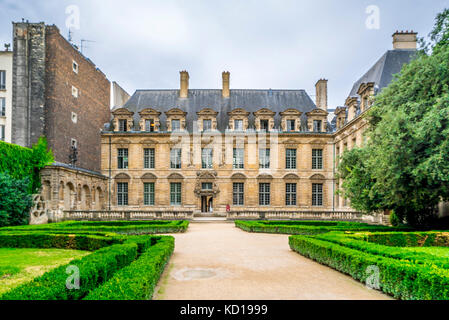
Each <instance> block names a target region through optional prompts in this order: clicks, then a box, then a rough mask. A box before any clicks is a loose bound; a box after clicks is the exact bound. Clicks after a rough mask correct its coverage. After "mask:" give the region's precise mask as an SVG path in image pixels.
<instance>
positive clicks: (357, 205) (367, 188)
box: [337, 148, 386, 213]
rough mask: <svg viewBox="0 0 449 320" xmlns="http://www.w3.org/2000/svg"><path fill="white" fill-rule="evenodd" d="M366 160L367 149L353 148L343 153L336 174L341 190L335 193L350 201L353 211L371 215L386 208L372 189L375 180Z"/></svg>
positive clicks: (380, 196)
mask: <svg viewBox="0 0 449 320" xmlns="http://www.w3.org/2000/svg"><path fill="white" fill-rule="evenodd" d="M368 160H369V152H368V149H367V148H354V149H352V150H349V151H346V152H345V153H343V155H342V158H341V160H340V163H339V165H338V172H337V179H342V181H343V183H342V185H341V187H342V190H338V191H337V193H338V194H340V195H343V196H344V197H346V198H349V199H351V206H352V207H353V208H354V209H357V210H359V211H363V212H366V213H371V212H374V211H379V210H381V209H386V207H385V206H384V205H383V203H382V199H383V197H382V195H381V194H379V192H378V190H377V189H375V188H373V186H374V184H375V180H374V178H373V177H372V176H371V169H370V168H369V166H368ZM343 190H344V192H343Z"/></svg>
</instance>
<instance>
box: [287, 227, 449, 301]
mask: <svg viewBox="0 0 449 320" xmlns="http://www.w3.org/2000/svg"><path fill="white" fill-rule="evenodd" d="M330 236H331V235H330V234H327V235H320V236H319V237H330ZM289 244H290V247H291V249H292V250H294V251H296V252H298V253H300V254H301V255H304V256H305V257H308V258H311V259H313V260H315V261H317V262H319V263H322V264H325V265H328V266H330V267H332V268H334V269H336V270H338V271H341V272H343V273H345V274H348V275H350V276H352V277H353V278H354V279H356V280H359V281H361V282H365V281H366V280H367V277H368V276H369V275H370V273H368V272H367V270H368V267H371V266H376V267H378V268H379V274H380V279H379V280H380V289H381V290H382V291H383V292H385V293H387V294H390V295H392V296H393V297H395V298H397V299H404V300H417V299H418V300H447V299H449V289H448V288H449V270H447V269H446V268H441V267H439V266H438V265H435V264H432V263H422V264H418V263H415V262H413V261H409V260H402V259H398V258H390V257H386V256H380V255H378V254H370V253H368V252H364V251H361V250H356V249H353V248H350V247H346V246H342V245H340V244H337V243H332V242H329V241H326V240H323V239H318V238H317V237H313V236H290V237H289Z"/></svg>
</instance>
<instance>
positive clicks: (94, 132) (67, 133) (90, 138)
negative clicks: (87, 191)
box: [45, 26, 110, 171]
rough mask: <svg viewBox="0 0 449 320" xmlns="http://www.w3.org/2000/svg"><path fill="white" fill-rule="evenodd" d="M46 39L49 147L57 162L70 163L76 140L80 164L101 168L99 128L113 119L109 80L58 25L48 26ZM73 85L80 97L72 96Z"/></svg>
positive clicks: (78, 163) (92, 168)
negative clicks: (65, 37) (60, 31)
mask: <svg viewBox="0 0 449 320" xmlns="http://www.w3.org/2000/svg"><path fill="white" fill-rule="evenodd" d="M45 42H46V80H45V82H46V90H45V100H46V108H45V118H46V123H45V125H46V126H45V132H46V136H47V139H48V142H49V146H50V147H51V148H52V149H53V152H54V155H55V158H56V161H60V162H63V163H67V162H68V161H69V154H70V151H71V149H70V148H71V141H72V139H75V140H76V141H77V147H78V162H77V166H79V167H82V168H86V169H90V170H96V171H99V170H100V146H101V140H100V130H101V129H102V128H103V125H104V124H105V123H106V122H108V121H109V120H110V113H109V112H110V106H109V105H110V82H109V80H108V79H107V78H106V77H105V75H104V74H103V73H102V72H101V71H99V70H97V68H96V67H95V65H94V64H92V63H91V62H90V61H88V60H86V58H84V57H83V56H82V55H81V54H80V53H79V52H78V51H77V50H76V49H74V48H73V47H72V45H71V44H70V43H69V42H67V40H65V39H64V37H62V36H61V34H60V33H59V30H58V28H57V27H56V26H47V27H46V41H45ZM74 62H75V63H76V65H77V69H78V70H77V72H75V71H74V69H73V63H74ZM72 87H74V88H76V90H77V91H78V97H74V96H73V94H72ZM72 113H73V115H72ZM72 116H75V117H76V121H75V120H74V119H73V120H72Z"/></svg>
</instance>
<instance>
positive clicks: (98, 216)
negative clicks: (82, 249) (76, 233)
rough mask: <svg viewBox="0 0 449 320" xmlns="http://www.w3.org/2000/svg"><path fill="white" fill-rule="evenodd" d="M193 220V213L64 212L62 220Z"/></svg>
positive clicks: (186, 211) (187, 211)
mask: <svg viewBox="0 0 449 320" xmlns="http://www.w3.org/2000/svg"><path fill="white" fill-rule="evenodd" d="M160 219H162V220H191V219H193V211H189V210H181V211H157V210H154V211H64V217H63V219H62V220H64V221H67V220H74V221H82V220H84V221H116V220H160Z"/></svg>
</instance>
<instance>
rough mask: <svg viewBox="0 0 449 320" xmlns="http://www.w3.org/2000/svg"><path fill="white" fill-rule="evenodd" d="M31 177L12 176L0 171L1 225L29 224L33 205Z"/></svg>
mask: <svg viewBox="0 0 449 320" xmlns="http://www.w3.org/2000/svg"><path fill="white" fill-rule="evenodd" d="M29 186H30V179H29V178H28V177H26V178H24V179H22V180H16V179H13V178H11V177H10V176H9V175H8V174H7V173H0V227H5V226H17V225H22V224H27V223H28V219H29V211H30V209H31V206H32V202H33V201H32V195H31V194H30V193H29Z"/></svg>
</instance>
